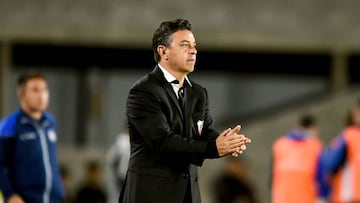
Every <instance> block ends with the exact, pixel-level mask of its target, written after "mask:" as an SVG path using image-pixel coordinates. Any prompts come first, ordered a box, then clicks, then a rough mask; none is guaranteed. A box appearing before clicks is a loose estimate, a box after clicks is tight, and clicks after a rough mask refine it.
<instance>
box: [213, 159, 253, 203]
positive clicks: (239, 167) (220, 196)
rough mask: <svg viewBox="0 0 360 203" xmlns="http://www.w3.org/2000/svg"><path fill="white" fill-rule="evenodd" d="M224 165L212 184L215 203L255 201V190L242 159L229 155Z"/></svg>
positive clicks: (246, 202) (250, 202) (247, 202)
mask: <svg viewBox="0 0 360 203" xmlns="http://www.w3.org/2000/svg"><path fill="white" fill-rule="evenodd" d="M224 167H225V168H224V171H223V173H221V175H219V176H218V177H217V178H216V179H215V181H214V184H213V194H214V195H215V203H256V202H257V201H256V197H255V190H254V188H253V185H252V182H251V181H250V179H249V175H248V169H247V166H246V163H245V162H244V160H243V159H241V158H236V157H232V156H229V157H227V158H226V159H225V165H224Z"/></svg>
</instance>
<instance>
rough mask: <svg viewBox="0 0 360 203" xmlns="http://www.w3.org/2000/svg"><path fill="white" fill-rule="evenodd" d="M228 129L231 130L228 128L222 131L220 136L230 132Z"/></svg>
mask: <svg viewBox="0 0 360 203" xmlns="http://www.w3.org/2000/svg"><path fill="white" fill-rule="evenodd" d="M230 130H231V128H228V129H226V130H224V131H223V132H222V133H221V134H220V136H225V135H227V134H228V133H229V132H230Z"/></svg>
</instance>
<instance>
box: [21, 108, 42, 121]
mask: <svg viewBox="0 0 360 203" xmlns="http://www.w3.org/2000/svg"><path fill="white" fill-rule="evenodd" d="M22 110H23V111H24V112H25V113H26V115H28V116H29V117H30V118H32V119H34V120H37V121H38V120H40V119H41V117H42V115H43V112H41V111H32V110H30V109H28V108H24V107H23V108H22Z"/></svg>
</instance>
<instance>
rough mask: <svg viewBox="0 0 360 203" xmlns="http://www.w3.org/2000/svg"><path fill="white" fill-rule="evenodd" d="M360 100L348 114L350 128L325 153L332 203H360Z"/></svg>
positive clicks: (348, 126)
mask: <svg viewBox="0 0 360 203" xmlns="http://www.w3.org/2000/svg"><path fill="white" fill-rule="evenodd" d="M359 157H360V100H358V101H357V102H356V103H355V104H354V105H353V106H352V107H351V108H350V109H349V111H348V116H347V126H346V127H345V129H344V130H343V131H342V132H341V134H340V135H339V136H337V137H335V138H334V139H333V140H332V142H331V143H330V145H329V146H328V147H327V148H326V150H325V151H324V153H323V157H322V161H323V162H324V163H323V165H325V169H324V171H325V175H326V177H327V179H328V181H329V184H330V185H331V187H330V193H329V198H330V199H329V200H330V202H334V203H335V202H336V203H357V202H360V159H359Z"/></svg>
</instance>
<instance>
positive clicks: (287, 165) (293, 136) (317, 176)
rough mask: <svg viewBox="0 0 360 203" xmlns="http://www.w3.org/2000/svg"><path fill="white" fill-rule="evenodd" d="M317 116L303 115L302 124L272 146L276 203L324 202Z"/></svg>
mask: <svg viewBox="0 0 360 203" xmlns="http://www.w3.org/2000/svg"><path fill="white" fill-rule="evenodd" d="M318 133H319V129H318V126H317V124H316V120H315V118H314V116H313V115H310V114H306V115H303V116H302V117H301V118H300V121H299V125H298V127H296V128H295V129H293V130H291V131H290V132H289V133H287V135H285V136H282V137H280V138H278V139H277V140H276V141H275V142H274V144H273V149H272V156H273V163H272V180H271V192H272V203H290V202H291V203H315V202H324V200H325V197H324V186H323V185H324V182H323V180H322V177H323V176H322V174H321V171H322V169H321V165H320V156H321V152H322V142H321V141H320V139H318Z"/></svg>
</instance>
